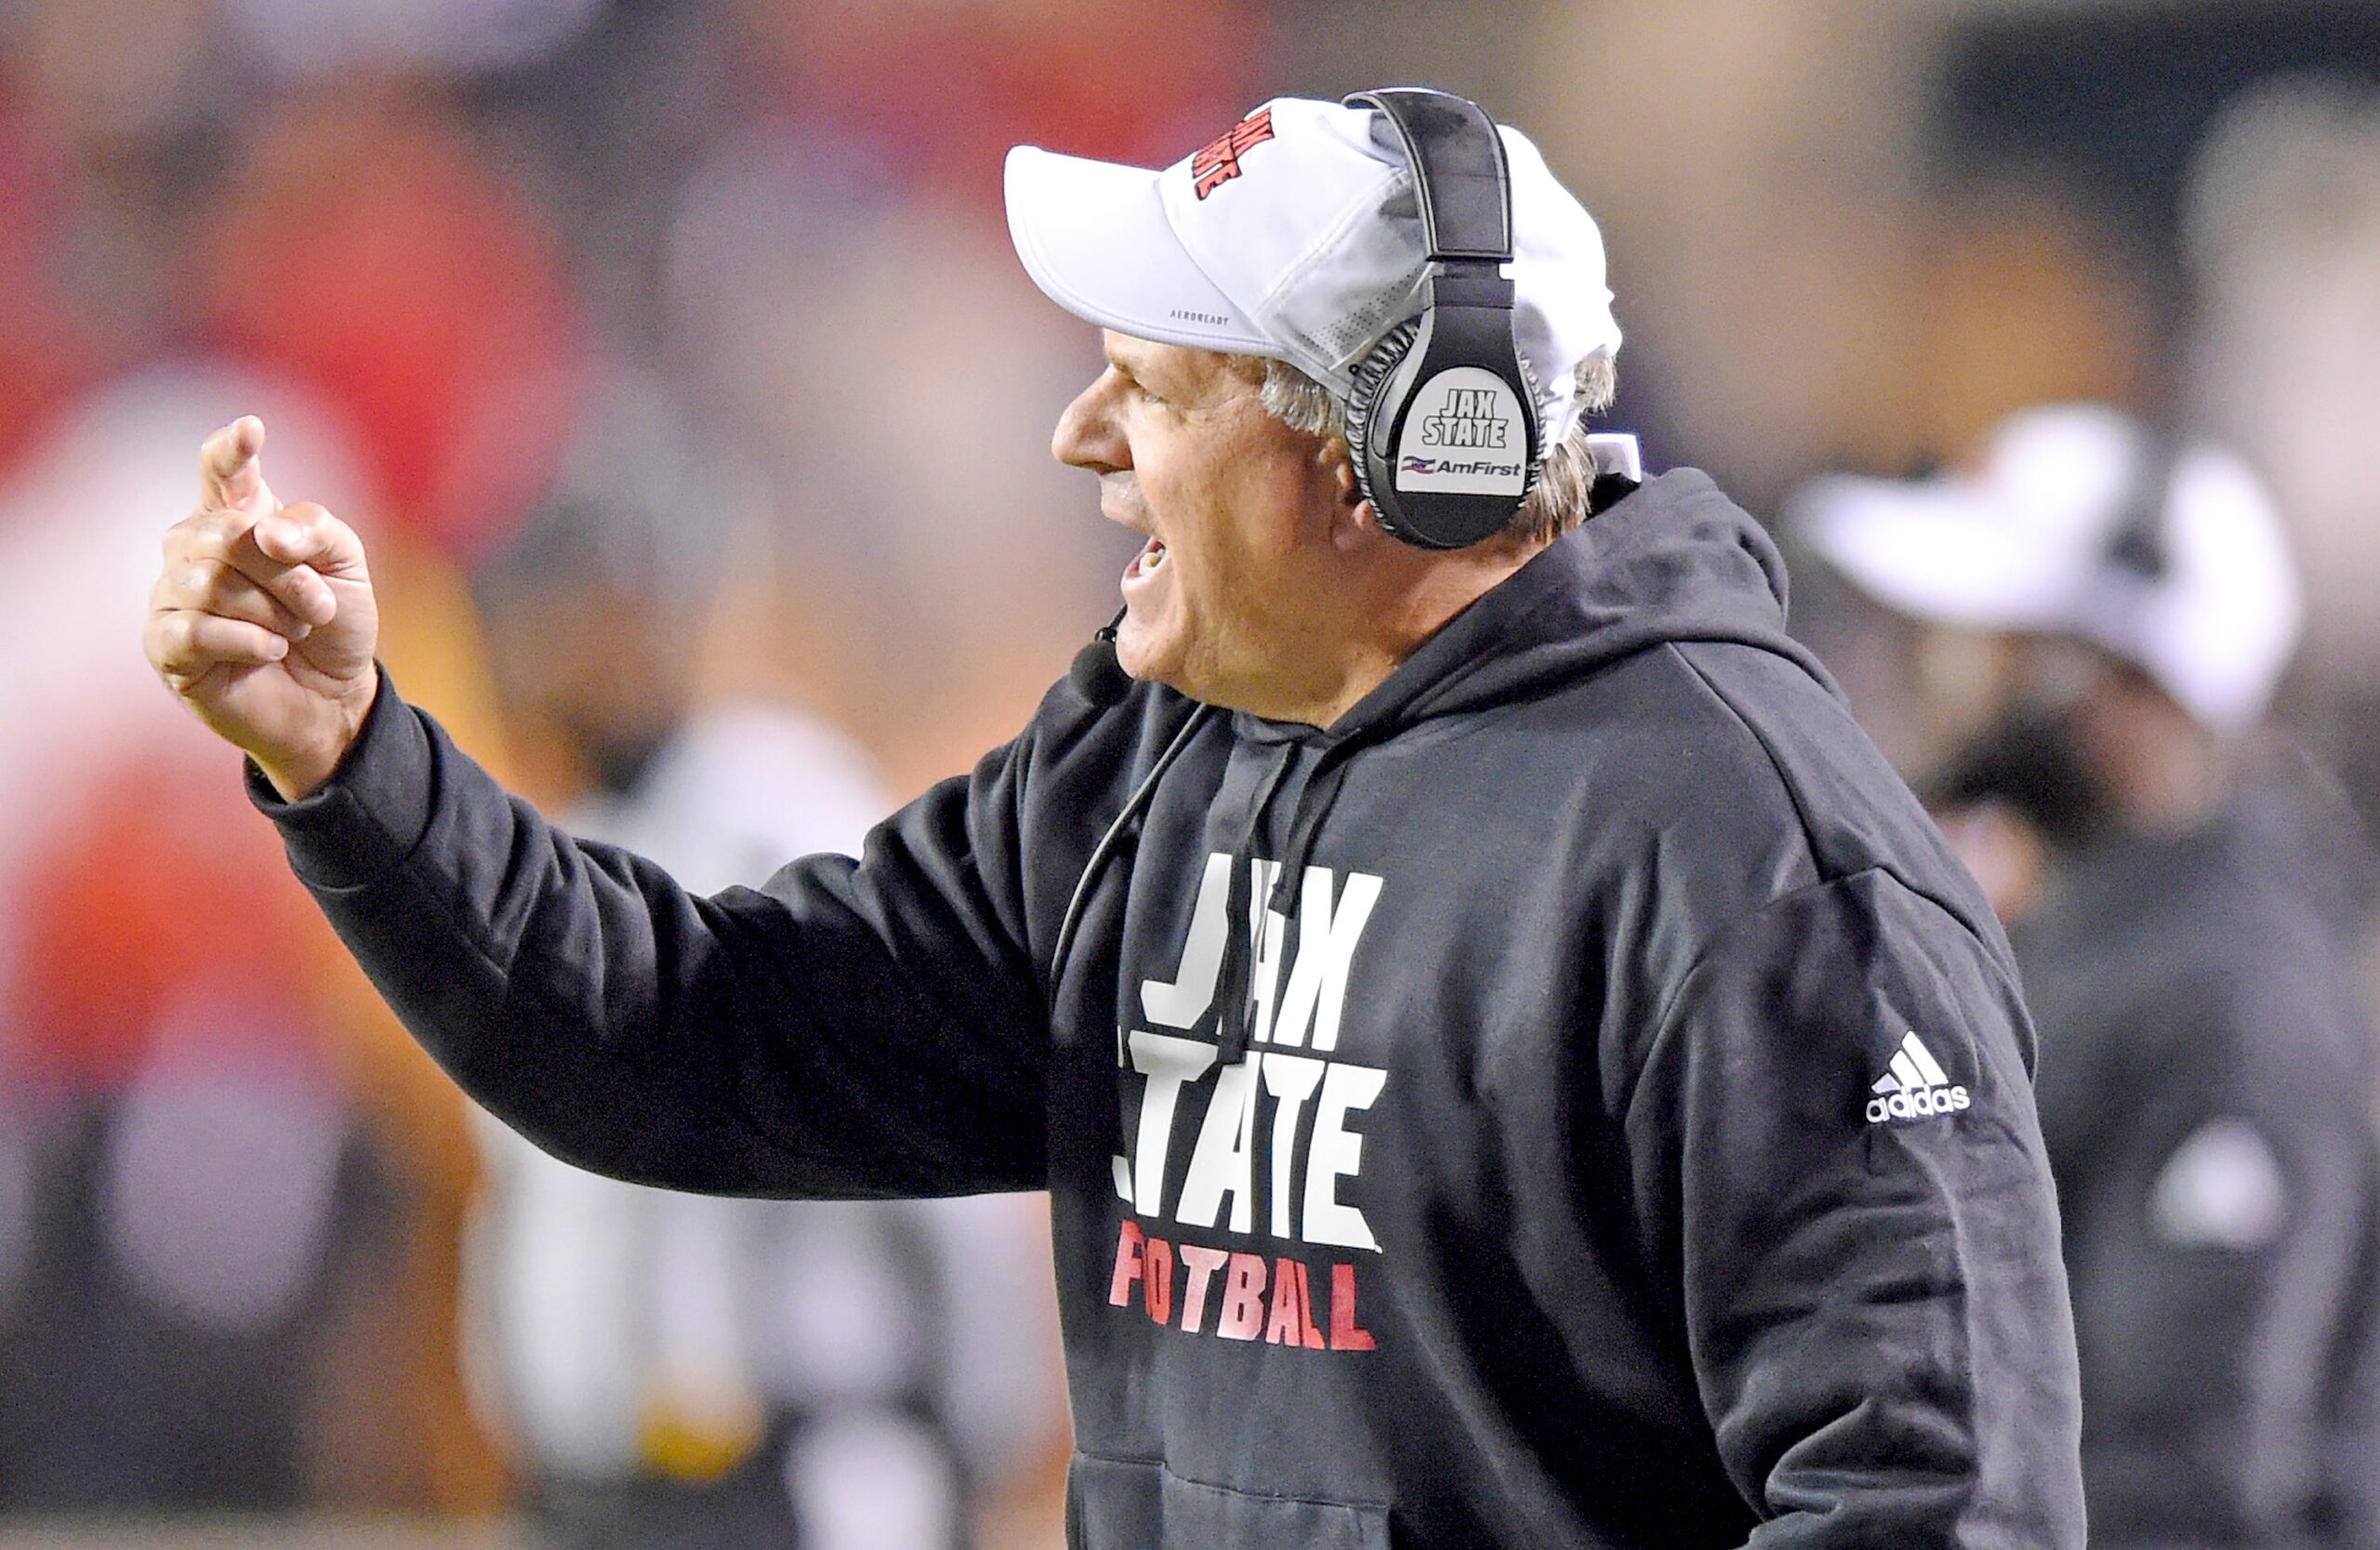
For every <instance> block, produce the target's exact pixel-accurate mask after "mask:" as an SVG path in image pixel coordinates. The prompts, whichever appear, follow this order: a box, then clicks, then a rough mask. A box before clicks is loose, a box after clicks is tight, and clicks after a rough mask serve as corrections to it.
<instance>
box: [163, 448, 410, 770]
mask: <svg viewBox="0 0 2380 1550" xmlns="http://www.w3.org/2000/svg"><path fill="white" fill-rule="evenodd" d="M263 446H264V422H263V421H262V420H259V419H258V418H257V417H255V416H253V415H249V416H245V417H242V418H240V419H236V420H233V421H232V422H231V424H229V425H227V426H225V427H223V429H221V430H220V431H216V432H215V433H214V434H213V435H211V436H209V437H207V438H206V442H205V445H203V446H201V447H200V448H199V452H198V486H199V494H198V510H196V511H194V512H192V514H191V515H190V516H188V517H186V518H184V519H183V520H182V521H180V522H179V523H175V524H174V525H173V527H172V528H170V529H168V530H167V532H166V534H165V570H164V572H163V574H162V575H160V576H158V578H157V585H156V587H155V588H154V589H153V590H151V592H150V594H149V622H148V625H147V628H146V629H143V631H142V632H141V639H142V643H143V644H144V645H145V646H146V647H147V648H148V652H149V665H150V666H151V667H152V668H154V669H157V676H158V677H160V678H162V679H164V680H165V687H167V688H168V689H171V690H172V691H173V692H174V694H175V695H176V696H178V697H179V698H180V700H181V702H182V703H183V704H184V705H187V706H189V707H190V708H191V709H192V710H193V711H195V712H197V714H198V719H199V720H200V721H202V722H205V723H206V724H207V725H208V726H209V727H211V728H213V729H214V730H215V731H216V732H217V733H218V734H219V735H221V736H223V737H224V738H226V739H227V740H229V741H230V742H231V743H233V744H235V745H236V746H238V747H239V748H240V749H242V750H243V751H244V752H245V753H246V754H247V755H248V757H249V758H251V759H253V760H255V761H256V762H257V765H258V768H259V769H261V770H263V771H264V773H265V775H266V777H267V778H268V779H270V780H271V782H272V784H273V788H274V789H276V790H278V791H279V792H280V793H281V794H282V795H283V796H284V797H286V798H289V799H291V800H293V801H294V800H296V799H297V798H298V797H302V796H304V795H305V794H306V793H307V792H309V791H311V790H312V789H314V788H316V787H317V786H320V785H321V784H322V783H323V782H324V781H325V780H327V779H329V778H330V775H331V772H332V771H333V770H335V769H337V767H338V762H339V759H340V758H341V756H343V755H344V754H345V753H346V752H347V750H348V748H349V746H350V744H352V743H353V742H354V741H355V737H356V734H357V733H358V732H360V731H361V730H362V729H363V726H364V715H365V713H366V712H368V711H369V710H370V709H372V696H374V695H375V694H376V693H377V692H378V689H379V683H380V679H379V670H378V669H377V668H376V667H375V666H374V664H373V659H372V654H373V650H374V647H375V645H376V644H377V641H378V638H379V608H378V605H377V603H375V602H374V601H373V597H372V578H371V576H369V575H367V574H366V572H365V570H364V544H363V541H362V540H361V539H359V538H358V537H356V536H355V530H354V529H352V528H350V527H349V526H348V525H347V524H346V523H343V522H341V521H339V520H338V519H337V517H334V516H332V515H331V514H330V513H329V512H328V511H325V510H323V509H322V508H321V507H319V506H315V505H312V504H311V503H307V502H299V503H298V504H297V505H294V506H283V505H281V504H279V503H278V502H277V501H275V500H274V499H273V497H272V492H271V490H270V489H268V488H266V486H265V482H264V470H263V468H262V466H261V465H260V464H259V463H258V453H259V452H260V451H261V450H262V449H263Z"/></svg>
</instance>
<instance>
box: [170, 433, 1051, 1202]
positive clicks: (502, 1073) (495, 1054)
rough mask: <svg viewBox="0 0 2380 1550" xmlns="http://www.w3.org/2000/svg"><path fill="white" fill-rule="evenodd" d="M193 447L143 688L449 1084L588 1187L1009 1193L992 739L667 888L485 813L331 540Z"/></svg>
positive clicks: (1017, 988)
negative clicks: (187, 727) (872, 821)
mask: <svg viewBox="0 0 2380 1550" xmlns="http://www.w3.org/2000/svg"><path fill="white" fill-rule="evenodd" d="M260 440H261V427H260V426H258V424H257V423H256V422H255V421H253V420H244V421H241V422H238V423H235V424H234V425H232V426H230V427H227V428H226V429H225V430H224V431H220V432H218V433H217V435H216V436H215V437H213V438H210V440H209V441H208V443H207V448H206V452H205V456H204V458H203V470H202V484H203V494H202V502H201V507H200V510H199V511H198V512H197V513H196V514H195V515H193V516H192V517H191V518H190V519H188V520H187V521H185V522H184V523H180V524H179V525H178V526H177V527H176V528H175V529H174V531H173V533H172V534H171V535H170V536H169V537H168V539H167V542H166V564H165V576H163V577H162V578H161V579H160V581H159V583H158V587H157V591H156V594H155V596H154V599H153V600H152V614H151V618H150V624H149V630H148V639H149V643H150V651H151V658H152V662H153V663H154V664H155V666H156V667H157V669H158V671H159V673H160V675H161V676H162V677H163V678H164V679H165V682H166V683H167V685H168V686H169V687H170V688H172V689H173V690H174V692H175V693H176V694H178V695H179V696H181V698H182V699H183V700H184V702H185V703H187V704H189V705H190V706H191V707H192V709H193V710H195V711H196V712H197V713H198V714H199V716H200V717H201V719H203V720H205V722H207V724H208V725H209V726H211V727H213V728H215V729H216V730H217V731H218V732H219V733H221V734H222V735H224V736H225V737H226V738H228V739H229V740H231V742H232V743H234V744H235V745H237V746H238V747H240V748H241V749H243V750H244V751H245V752H246V753H247V754H248V756H249V758H250V760H251V761H252V762H253V763H254V766H255V769H256V771H257V772H258V773H257V775H256V776H255V777H254V778H253V779H252V781H251V790H252V794H253V795H254V796H255V797H256V798H257V800H258V804H259V806H261V807H263V808H264V809H265V810H266V812H267V813H268V814H269V815H271V817H272V818H273V819H274V821H275V822H276V823H278V824H279V825H280V826H281V829H282V834H283V838H284V842H285V843H286V846H287V848H288V851H289V854H290V859H291V862H292V865H293V866H294V867H295V868H296V869H297V871H298V876H299V877H300V878H301V879H302V880H303V881H305V882H306V884H307V885H308V886H309V887H310V888H311V890H312V891H313V894H314V896H315V898H316V899H317V901H318V902H319V903H320V904H321V905H322V907H323V909H324V912H325V913H326V914H327V915H328V916H329V917H330V920H331V921H332V923H333V925H334V926H336V927H337V930H338V932H339V934H340V936H341V937H342V938H343V939H344V940H345V941H346V943H347V944H348V946H349V947H350V950H351V951H353V952H354V954H355V956H356V958H357V960H359V961H360V962H361V963H362V964H363V965H364V970H365V972H366V973H367V974H370V975H371V977H372V979H373V982H374V983H375V984H376V985H377V987H379V989H380V992H381V994H382V995H383V996H385V997H386V998H387V999H388V1000H389V1002H390V1005H391V1006H392V1007H393V1008H394V1009H395V1010H396V1011H397V1013H399V1015H400V1016H402V1017H403V1019H404V1021H405V1024H406V1026H407V1027H409V1028H411V1029H412V1031H413V1033H414V1034H415V1036H416V1037H417V1038H418V1039H419V1040H421V1041H422V1043H423V1045H424V1046H425V1047H426V1048H427V1049H428V1050H429V1051H430V1053H431V1054H432V1055H433V1056H434V1057H435V1058H436V1059H437V1060H438V1061H439V1062H440V1063H441V1064H442V1065H443V1066H444V1067H445V1068H446V1069H447V1070H448V1071H449V1072H450V1073H452V1074H453V1075H454V1076H455V1078H456V1080H457V1081H459V1082H460V1083H461V1084H462V1086H463V1087H464V1088H465V1089H466V1091H468V1092H469V1093H471V1094H472V1096H474V1097H475V1098H477V1099H478V1100H479V1101H480V1102H481V1103H483V1105H485V1106H487V1107H488V1108H490V1109H491V1110H493V1111H494V1112H495V1113H496V1114H497V1115H498V1116H499V1117H501V1118H503V1119H505V1120H507V1121H508V1122H509V1123H510V1124H512V1125H513V1126H514V1127H515V1128H516V1129H518V1130H520V1131H521V1132H522V1133H524V1134H526V1135H527V1136H528V1137H529V1138H530V1139H532V1140H533V1141H536V1142H537V1143H538V1144H539V1145H540V1146H544V1147H545V1148H546V1149H548V1150H549V1151H551V1152H554V1153H555V1154H556V1155H558V1156H561V1157H562V1158H564V1159H567V1160H570V1161H572V1162H575V1163H578V1164H579V1165H581V1166H583V1167H587V1168H589V1169H593V1170H595V1171H597V1172H606V1173H611V1174H615V1175H617V1176H620V1177H624V1178H630V1179H636V1180H639V1181H641V1182H645V1183H650V1184H655V1185H665V1186H674V1187H679V1188H686V1189H699V1190H707V1191H713V1192H718V1193H728V1194H768V1195H795V1196H866V1195H880V1194H953V1193H963V1192H967V1191H972V1190H985V1189H1002V1188H1024V1187H1031V1186H1038V1184H1039V1183H1040V1182H1041V1176H1042V1171H1043V1145H1042V1134H1043V1126H1044V1120H1043V1093H1042V1078H1041V1072H1042V1064H1043V1051H1044V1047H1045V1043H1046V1040H1045V1036H1044V1029H1045V1026H1046V1017H1045V1015H1044V1013H1043V1012H1042V1009H1041V1005H1040V993H1039V988H1038V983H1037V982H1036V980H1035V978H1034V975H1033V973H1032V970H1031V967H1030V961H1029V959H1028V956H1027V955H1026V953H1025V950H1024V949H1023V947H1021V946H1019V944H1021V943H1022V942H1023V941H1024V940H1025V923H1024V899H1023V896H1022V883H1021V881H1020V879H1021V876H1022V869H1021V868H1020V867H1019V866H1018V864H1017V857H1016V854H1015V853H1016V845H1015V840H1014V832H1015V825H1014V821H1013V820H1014V813H1015V801H1014V798H1015V791H1016V784H1017V782H1018V781H1019V780H1021V778H1022V767H1023V757H1024V756H1023V755H1022V753H1020V752H1019V751H1018V750H1017V749H1004V750H1001V751H1000V752H999V753H997V754H994V755H993V756H991V757H990V758H989V759H987V760H985V762H984V765H983V766H982V767H981V768H980V769H979V770H978V771H977V772H976V774H975V775H974V777H973V778H972V780H959V781H952V782H948V783H945V785H944V786H943V787H941V788H937V789H935V790H934V791H932V793H930V794H929V795H927V796H926V797H924V798H922V799H920V800H919V801H917V802H915V803H913V804H912V805H911V806H910V807H908V808H907V809H906V810H905V811H903V812H902V813H900V814H898V815H895V816H894V817H893V818H892V819H891V820H889V821H888V822H886V823H885V824H884V825H882V826H881V827H880V828H879V829H878V830H877V831H876V832H875V834H874V835H873V836H872V837H871V838H870V841H869V842H868V845H867V847H866V854H865V857H864V858H863V859H859V860H853V859H852V858H849V857H841V856H814V857H810V858H808V859H805V860H802V861H800V862H797V863H795V864H794V865H791V866H788V867H787V868H784V869H783V870H782V871H780V872H779V873H778V874H777V875H776V877H775V878H774V879H772V880H771V881H770V882H769V884H768V885H767V887H766V888H765V889H759V890H754V889H731V890H729V891H727V892H726V893H724V894H720V895H718V896H717V897H714V898H700V897H696V896H694V895H693V894H688V893H687V892H686V891H685V890H683V889H682V888H681V887H679V886H678V885H677V884H676V883H675V882H674V881H671V880H670V878H669V877H668V874H667V873H665V872H664V871H663V870H662V869H661V868H658V867H656V866H654V865H652V864H651V863H649V862H646V861H643V860H641V858H639V857H636V856H634V855H631V854H628V853H626V852H624V851H620V850H617V849H615V848H613V847H609V846H603V845H597V844H591V843H582V842H580V841H577V840H575V839H574V838H572V837H571V836H570V835H568V834H566V833H564V832H563V831H562V830H561V829H558V828H554V827H553V826H552V825H550V824H549V823H547V822H546V821H545V820H544V819H543V818H542V817H540V816H539V815H538V814H537V813H536V810H535V809H534V808H533V807H531V806H530V805H529V804H528V803H526V802H524V801H519V800H517V799H515V798H512V797H510V796H509V795H508V794H507V793H506V792H505V791H504V790H503V789H502V788H500V787H498V786H497V785H496V782H495V781H494V780H493V779H492V778H491V777H490V776H489V775H487V774H486V773H485V772H484V771H483V770H482V769H481V768H480V767H479V766H478V765H477V764H476V763H474V762H472V761H471V760H470V759H469V757H468V756H467V755H465V754H464V753H462V752H461V751H460V750H459V749H456V747H455V745H454V744H453V743H452V742H451V741H450V740H449V739H448V738H447V737H446V735H445V734H444V733H443V731H442V730H441V729H440V728H439V727H438V726H437V725H436V723H435V722H432V721H431V720H430V718H428V717H427V716H425V715H423V714H422V713H420V712H419V711H417V710H416V709H413V708H412V707H410V706H407V705H406V704H404V703H403V700H402V699H400V698H399V697H398V696H397V695H396V693H395V691H394V689H393V688H392V687H391V686H390V684H389V683H388V682H386V680H385V678H384V676H383V675H381V674H380V673H379V672H378V671H377V669H375V667H374V665H373V662H372V656H371V651H372V643H373V639H374V635H375V630H376V625H375V614H374V609H373V604H372V593H371V586H370V582H369V580H368V578H367V576H366V574H365V571H364V553H363V548H362V545H361V544H360V543H359V542H358V541H357V540H356V538H355V535H354V534H353V533H352V531H351V530H350V529H348V528H347V527H346V526H345V524H343V523H338V522H337V520H336V519H335V518H332V517H331V516H330V515H329V513H327V512H324V511H322V510H319V509H318V508H305V507H297V506H287V507H284V506H279V505H276V504H275V503H274V502H273V500H272V497H271V494H270V493H269V492H268V491H267V490H266V489H265V487H264V484H263V481H262V478H261V475H260V473H259V472H258V469H257V465H256V460H255V454H256V451H257V447H258V444H259V443H260Z"/></svg>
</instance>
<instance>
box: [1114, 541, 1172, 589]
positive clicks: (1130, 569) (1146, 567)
mask: <svg viewBox="0 0 2380 1550" xmlns="http://www.w3.org/2000/svg"><path fill="white" fill-rule="evenodd" d="M1164 568H1165V540H1164V539H1163V538H1156V537H1153V538H1151V539H1150V540H1149V541H1148V542H1147V543H1146V544H1144V545H1143V546H1142V547H1141V551H1140V552H1139V553H1138V554H1135V555H1133V556H1132V563H1131V564H1130V565H1129V566H1127V567H1126V568H1125V571H1124V579H1125V580H1127V581H1133V580H1137V579H1139V578H1140V577H1142V576H1149V575H1153V574H1154V573H1156V572H1157V571H1160V570H1162V569H1164Z"/></svg>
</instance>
